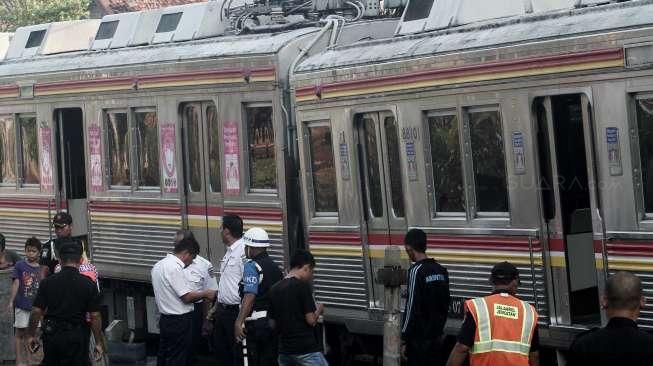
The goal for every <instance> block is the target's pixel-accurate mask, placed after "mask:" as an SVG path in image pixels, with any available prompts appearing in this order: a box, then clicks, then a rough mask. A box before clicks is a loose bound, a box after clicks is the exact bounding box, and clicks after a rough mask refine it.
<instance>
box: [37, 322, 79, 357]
mask: <svg viewBox="0 0 653 366" xmlns="http://www.w3.org/2000/svg"><path fill="white" fill-rule="evenodd" d="M89 341H90V339H89V331H88V328H87V327H85V326H80V327H76V328H74V329H67V330H57V329H50V330H49V331H47V332H46V331H44V333H43V354H44V357H43V363H42V364H41V365H43V366H89V365H90V359H89V357H88V342H89Z"/></svg>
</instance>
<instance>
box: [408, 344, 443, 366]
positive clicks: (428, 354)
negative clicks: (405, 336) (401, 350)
mask: <svg viewBox="0 0 653 366" xmlns="http://www.w3.org/2000/svg"><path fill="white" fill-rule="evenodd" d="M406 356H407V358H408V366H421V365H433V366H441V365H444V359H443V355H442V341H441V338H436V339H411V340H408V341H407V342H406Z"/></svg>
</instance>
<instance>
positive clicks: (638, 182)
mask: <svg viewBox="0 0 653 366" xmlns="http://www.w3.org/2000/svg"><path fill="white" fill-rule="evenodd" d="M631 99H632V101H631V111H632V117H631V118H629V120H630V126H629V127H630V130H631V131H634V133H631V159H632V162H633V163H632V165H633V172H632V174H633V186H634V192H635V195H636V197H635V207H636V210H637V216H638V221H639V222H643V223H644V224H645V225H650V224H653V212H646V199H645V196H644V189H645V188H644V176H643V170H642V154H641V149H640V138H639V135H640V134H639V120H638V119H637V108H638V107H637V103H638V102H639V101H640V100H647V99H649V100H653V92H645V93H636V94H635V95H634V97H633V98H631Z"/></svg>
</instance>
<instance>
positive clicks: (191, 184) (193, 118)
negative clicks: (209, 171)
mask: <svg viewBox="0 0 653 366" xmlns="http://www.w3.org/2000/svg"><path fill="white" fill-rule="evenodd" d="M200 113H202V111H201V110H200V108H198V106H197V105H194V104H191V105H187V106H186V107H185V108H184V118H185V119H186V139H187V142H186V148H187V149H188V152H187V153H188V162H187V164H188V169H187V171H186V174H187V175H188V189H190V191H191V192H199V191H200V190H202V166H201V164H202V158H201V157H200V148H201V147H202V143H201V141H200V138H201V134H200V130H201V126H200V123H201V119H200Z"/></svg>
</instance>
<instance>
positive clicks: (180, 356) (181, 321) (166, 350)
mask: <svg viewBox="0 0 653 366" xmlns="http://www.w3.org/2000/svg"><path fill="white" fill-rule="evenodd" d="M192 347H193V312H190V313H186V314H183V315H165V314H161V319H159V353H158V354H157V358H156V364H157V366H185V365H189V364H190V362H191V360H190V356H191V350H192Z"/></svg>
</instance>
